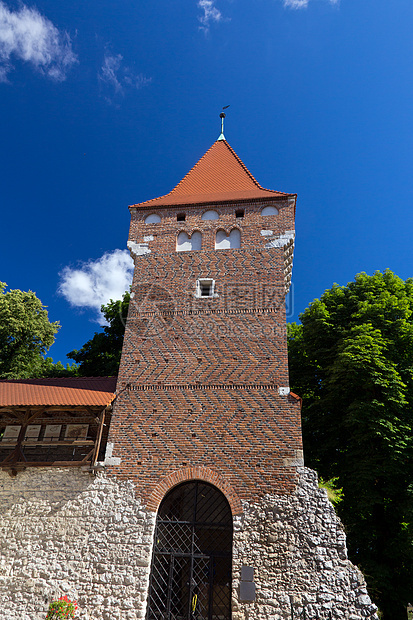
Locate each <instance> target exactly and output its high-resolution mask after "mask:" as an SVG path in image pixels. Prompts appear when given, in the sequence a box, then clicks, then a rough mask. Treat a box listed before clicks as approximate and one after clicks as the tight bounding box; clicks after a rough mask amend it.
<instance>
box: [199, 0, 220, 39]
mask: <svg viewBox="0 0 413 620" xmlns="http://www.w3.org/2000/svg"><path fill="white" fill-rule="evenodd" d="M198 8H199V9H202V10H203V12H204V14H203V15H201V16H200V17H198V19H199V21H200V22H201V24H202V26H200V28H202V29H203V30H205V31H207V30H209V26H210V24H211V22H220V21H221V20H222V19H223V17H222V13H221V11H219V10H218V9H217V7H216V6H215V4H214V0H198Z"/></svg>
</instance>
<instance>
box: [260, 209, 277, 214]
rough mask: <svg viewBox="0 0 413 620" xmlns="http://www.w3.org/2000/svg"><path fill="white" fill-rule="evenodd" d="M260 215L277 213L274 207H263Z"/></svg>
mask: <svg viewBox="0 0 413 620" xmlns="http://www.w3.org/2000/svg"><path fill="white" fill-rule="evenodd" d="M261 215H264V216H266V215H278V209H276V208H275V207H264V208H263V209H262V211H261Z"/></svg>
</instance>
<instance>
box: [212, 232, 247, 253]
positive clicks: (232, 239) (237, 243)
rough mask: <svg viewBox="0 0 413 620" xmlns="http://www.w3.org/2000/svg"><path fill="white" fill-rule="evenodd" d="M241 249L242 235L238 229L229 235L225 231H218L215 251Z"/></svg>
mask: <svg viewBox="0 0 413 620" xmlns="http://www.w3.org/2000/svg"><path fill="white" fill-rule="evenodd" d="M240 247H241V233H240V231H239V230H238V229H237V228H233V230H231V232H230V233H229V235H227V233H226V232H225V230H217V234H216V236H215V249H216V250H227V249H234V248H240Z"/></svg>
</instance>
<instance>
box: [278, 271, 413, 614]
mask: <svg viewBox="0 0 413 620" xmlns="http://www.w3.org/2000/svg"><path fill="white" fill-rule="evenodd" d="M300 320H301V325H296V324H292V325H290V326H289V337H288V339H289V364H290V384H291V386H292V389H293V390H294V391H296V392H297V393H298V394H300V396H302V398H303V412H302V422H303V439H304V454H305V457H306V464H307V465H308V466H310V467H313V468H314V469H316V470H317V471H318V472H319V474H320V475H321V476H322V477H323V478H325V479H327V480H328V479H331V478H337V480H336V485H337V486H339V487H341V488H342V490H343V497H342V500H341V501H340V502H339V503H338V504H337V507H336V509H337V511H338V513H339V516H340V517H341V519H342V521H343V523H344V525H345V528H346V531H347V544H348V549H349V557H350V559H351V560H352V561H353V562H354V563H356V564H358V565H359V566H360V568H361V570H362V571H363V572H364V574H365V576H366V580H367V585H368V588H369V591H370V594H371V596H372V598H373V600H374V601H375V602H376V604H377V605H378V607H379V608H380V610H381V611H382V613H383V618H384V619H385V620H406V617H407V616H406V606H407V604H408V602H409V601H413V412H412V405H413V280H412V279H408V280H406V281H405V282H404V281H403V280H401V279H400V278H398V277H397V276H395V275H394V274H393V273H392V272H391V271H389V270H387V271H385V272H384V273H381V272H376V273H375V274H374V275H373V276H368V275H366V274H364V273H362V274H359V275H357V276H356V278H355V281H354V282H350V283H349V284H348V285H347V286H338V285H336V284H335V285H334V286H333V287H332V288H331V289H329V290H327V291H326V292H325V293H324V294H323V295H322V296H321V298H320V299H316V300H314V301H313V302H312V303H311V304H310V306H309V307H308V308H307V309H306V310H305V312H304V313H303V314H301V315H300Z"/></svg>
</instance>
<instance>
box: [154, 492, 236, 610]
mask: <svg viewBox="0 0 413 620" xmlns="http://www.w3.org/2000/svg"><path fill="white" fill-rule="evenodd" d="M231 566H232V515H231V509H230V507H229V504H228V502H227V500H226V498H225V496H224V495H223V494H222V493H221V491H219V490H218V489H216V488H215V487H213V486H212V485H210V484H207V483H204V482H197V481H194V482H186V483H184V484H181V485H179V486H177V487H175V488H174V489H172V491H170V493H168V494H167V495H166V496H165V498H164V500H163V501H162V503H161V505H160V507H159V511H158V517H157V520H156V527H155V540H154V551H153V556H152V570H151V577H150V583H149V596H148V611H147V615H146V618H147V620H230V618H231Z"/></svg>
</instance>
